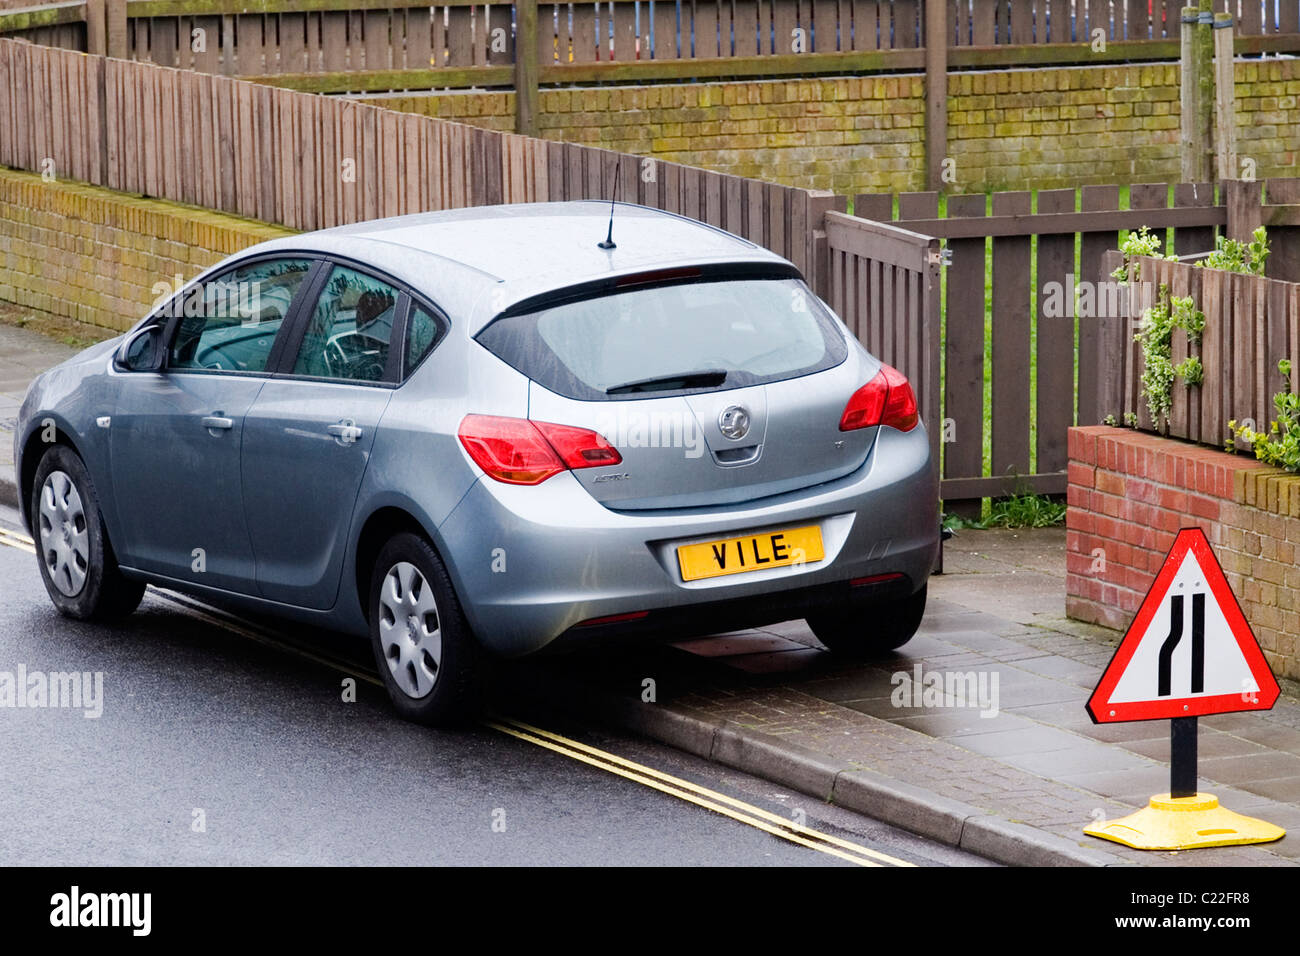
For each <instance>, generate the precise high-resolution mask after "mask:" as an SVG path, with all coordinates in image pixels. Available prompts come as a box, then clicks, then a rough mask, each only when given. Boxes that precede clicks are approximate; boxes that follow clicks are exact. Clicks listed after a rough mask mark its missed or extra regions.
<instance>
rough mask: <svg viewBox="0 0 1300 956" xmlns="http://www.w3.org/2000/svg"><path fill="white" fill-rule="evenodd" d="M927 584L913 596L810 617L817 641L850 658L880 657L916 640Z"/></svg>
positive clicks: (845, 608)
mask: <svg viewBox="0 0 1300 956" xmlns="http://www.w3.org/2000/svg"><path fill="white" fill-rule="evenodd" d="M926 590H927V585H922V586H921V590H919V591H917V592H916V593H915V594H913V595H912V596H911V597H907V598H902V599H900V600H896V601H889V602H887V603H884V604H878V605H873V606H867V607H862V606H857V607H844V608H837V609H834V610H828V611H823V612H822V613H820V614H814V615H812V616H811V617H809V618H808V619H807V622H808V626H809V627H810V628H812V632H813V634H815V635H816V636H817V640H819V641H821V642H822V643H823V644H825V645H826V647H827V648H828V649H829V650H830V651H831V652H832V653H834V654H836V655H838V656H841V657H848V658H856V659H862V658H869V657H876V656H880V655H883V654H886V653H888V652H889V651H893V650H896V649H898V648H900V647H902V646H903V645H904V644H906V643H907V642H908V641H910V640H911V639H912V636H913V635H914V634H915V633H916V630H917V628H919V627H920V626H921V618H922V617H923V616H924V615H925V598H926Z"/></svg>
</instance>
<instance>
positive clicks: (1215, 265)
mask: <svg viewBox="0 0 1300 956" xmlns="http://www.w3.org/2000/svg"><path fill="white" fill-rule="evenodd" d="M1251 237H1252V238H1251V240H1250V242H1242V241H1241V240H1240V239H1226V238H1224V237H1223V236H1219V237H1218V238H1217V239H1216V240H1215V242H1214V251H1213V252H1211V253H1210V254H1209V255H1208V256H1206V257H1205V258H1204V259H1202V260H1200V261H1199V262H1197V263H1196V264H1197V266H1200V267H1204V268H1206V269H1226V270H1227V271H1228V272H1240V273H1243V274H1244V275H1255V276H1262V275H1263V274H1264V262H1265V260H1267V259H1268V252H1269V249H1268V231H1267V230H1266V229H1265V228H1264V227H1263V226H1260V227H1259V228H1258V229H1256V230H1255V231H1254V232H1253V233H1251Z"/></svg>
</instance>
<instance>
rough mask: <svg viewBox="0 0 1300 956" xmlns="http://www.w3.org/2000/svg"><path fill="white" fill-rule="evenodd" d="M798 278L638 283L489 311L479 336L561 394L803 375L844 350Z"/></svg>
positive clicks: (621, 395) (612, 395) (591, 397)
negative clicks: (492, 316)
mask: <svg viewBox="0 0 1300 956" xmlns="http://www.w3.org/2000/svg"><path fill="white" fill-rule="evenodd" d="M837 326H838V323H837V321H836V319H835V318H834V316H832V315H831V314H830V313H829V312H828V311H827V310H826V309H825V308H824V307H823V306H822V304H821V302H820V300H818V298H817V297H816V296H815V295H813V293H812V292H811V290H809V288H808V287H807V285H805V284H804V283H803V282H802V281H800V280H798V279H792V278H772V279H765V278H743V279H726V280H707V281H694V282H684V283H676V284H672V285H656V286H640V287H634V288H630V289H626V290H621V291H616V292H613V293H610V294H606V295H600V296H598V297H595V298H585V299H580V300H577V301H572V300H570V301H564V302H561V303H559V304H556V305H553V306H550V307H544V308H541V309H538V310H537V311H535V312H530V313H526V314H522V315H509V316H504V317H501V318H498V319H496V320H495V321H493V322H492V323H490V324H489V325H488V326H487V327H486V328H485V329H483V331H482V332H480V333H479V334H478V337H477V338H478V341H479V342H480V343H481V344H482V345H483V346H484V347H486V348H487V349H489V350H490V351H491V352H492V353H493V354H495V355H496V356H497V357H498V358H500V359H502V361H504V362H506V363H507V364H509V365H511V366H512V367H514V368H516V369H518V370H519V371H520V372H522V373H523V374H525V375H527V376H528V377H529V378H531V379H532V380H533V381H535V382H537V383H538V384H540V385H542V386H543V387H545V388H547V389H550V390H551V391H553V392H556V393H558V394H560V395H564V396H566V397H568V398H574V399H578V400H581V401H608V400H619V399H628V398H651V397H661V396H667V395H676V394H690V393H693V392H700V391H717V390H721V389H729V388H741V387H744V386H748V385H758V384H762V383H764V382H775V381H780V380H782V379H787V378H795V377H798V376H801V375H809V374H811V373H813V372H818V371H821V370H822V369H826V368H831V367H832V366H835V365H838V364H839V363H840V362H843V361H844V359H845V358H846V357H847V355H848V348H847V346H846V345H845V342H844V338H843V335H842V333H841V332H840V331H839V329H838V328H837Z"/></svg>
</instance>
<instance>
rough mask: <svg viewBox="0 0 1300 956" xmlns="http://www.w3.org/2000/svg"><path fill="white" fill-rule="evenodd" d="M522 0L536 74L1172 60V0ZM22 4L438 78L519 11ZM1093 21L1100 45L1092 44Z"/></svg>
mask: <svg viewBox="0 0 1300 956" xmlns="http://www.w3.org/2000/svg"><path fill="white" fill-rule="evenodd" d="M520 2H521V3H531V4H534V5H535V6H536V8H537V11H538V16H537V21H536V22H537V24H538V28H537V31H536V35H535V36H533V37H526V38H519V39H518V42H519V44H520V45H521V46H523V47H526V48H528V49H530V50H535V51H536V52H537V56H538V62H539V63H540V65H541V66H542V67H543V69H545V70H546V71H547V72H546V74H545V75H544V77H543V80H544V81H545V82H565V81H566V80H572V81H579V82H592V81H601V80H614V81H627V80H655V79H658V80H663V79H680V78H684V77H701V76H716V75H722V74H724V73H725V74H726V75H733V76H736V75H774V74H776V75H780V74H807V73H828V72H843V71H854V70H879V69H888V70H917V69H921V68H922V67H923V66H924V65H925V60H924V50H925V47H926V42H925V40H926V35H927V33H928V32H933V33H936V34H938V33H942V34H943V35H944V36H945V37H946V44H945V45H946V47H947V65H948V66H949V67H956V68H961V67H991V66H1024V65H1034V64H1041V63H1048V62H1058V63H1068V62H1114V61H1132V60H1144V59H1172V58H1176V57H1177V43H1178V29H1179V15H1180V8H1181V6H1182V3H1183V0H947V2H945V3H941V4H939V5H938V7H941V8H942V9H938V7H937V8H936V9H935V10H934V11H927V9H926V8H927V3H926V2H925V0H616V2H587V3H548V2H545V0H520ZM25 3H26V0H23V5H16V4H15V3H14V0H0V33H2V32H9V33H14V34H17V35H25V32H26V31H29V30H33V29H43V28H38V27H35V26H33V25H32V23H31V22H30V14H31V13H32V12H33V11H46V12H48V11H58V16H59V17H61V18H63V20H62V22H66V23H72V22H78V23H82V24H85V23H89V22H90V21H92V20H96V19H99V20H101V21H102V20H103V19H104V18H105V17H107V18H108V20H109V21H110V25H109V26H108V27H106V28H105V29H103V31H102V33H101V32H100V31H99V30H98V29H95V30H92V31H91V33H93V34H94V35H95V36H101V35H103V36H107V37H109V38H110V42H111V37H112V36H114V35H119V36H121V37H122V41H123V42H124V43H125V48H124V49H123V50H121V51H119V52H114V51H112V50H108V51H105V50H101V49H96V48H95V47H93V46H92V47H87V46H85V44H86V43H87V42H88V41H87V31H86V30H85V29H84V28H83V29H81V30H80V32H79V33H78V32H76V31H65V32H64V33H62V34H59V35H58V38H57V39H53V38H52V37H51V35H49V34H43V35H42V38H41V39H38V40H37V42H42V43H47V42H48V43H51V44H53V45H59V46H66V45H69V44H76V43H80V44H81V45H80V46H75V47H72V48H77V49H83V50H89V51H90V52H109V53H110V55H117V56H123V57H128V56H129V57H130V58H132V59H139V60H145V61H147V62H154V63H158V64H160V65H164V66H180V67H184V68H190V69H197V70H202V71H204V72H220V73H226V74H231V75H242V76H249V75H286V74H287V75H296V74H326V75H329V74H338V73H344V72H354V73H355V72H375V71H384V72H388V71H423V72H424V73H426V74H432V73H436V72H437V71H439V70H445V71H447V75H446V76H443V77H441V78H439V77H436V76H432V75H429V76H426V77H425V79H426V81H427V82H428V83H431V84H434V85H442V86H462V85H480V86H481V85H485V84H484V82H483V81H484V80H485V79H486V80H488V81H490V84H492V85H509V84H510V83H511V82H512V71H511V70H510V69H509V67H510V66H511V64H513V63H514V61H515V47H516V41H517V38H516V36H515V34H516V24H517V23H518V22H519V18H518V16H517V13H516V11H515V9H514V7H515V3H514V2H513V0H512V2H508V3H494V4H485V3H481V2H479V3H475V2H474V0H436V2H432V3H431V2H430V0H203V2H199V0H81V2H65V3H58V4H47V5H42V6H39V7H26V6H25ZM15 6H18V7H19V11H20V12H17V13H15V12H13V8H14V7H15ZM1215 9H1216V10H1220V11H1228V12H1231V13H1232V14H1233V15H1234V16H1235V17H1236V18H1237V22H1236V33H1237V35H1238V46H1239V52H1244V53H1259V52H1265V51H1270V52H1285V51H1296V50H1300V0H1216V4H1215ZM931 13H935V14H942V17H941V18H938V19H936V20H935V21H934V23H935V26H928V25H927V16H928V15H930V14H931ZM24 14H27V15H28V16H27V17H26V18H25V17H24ZM47 19H48V17H47ZM115 19H116V20H120V25H114V24H113V23H112V21H114V20H115ZM530 22H531V21H530ZM195 30H200V31H202V46H203V49H202V50H199V51H196V50H195V49H194V46H195V36H196V35H195V33H194V31H195ZM1098 30H1100V31H1101V36H1102V37H1103V38H1104V39H1105V41H1106V47H1107V49H1106V50H1098V49H1094V42H1095V40H1096V31H1098ZM28 38H29V39H35V37H32V36H28ZM491 67H496V68H497V69H495V70H490V69H489V68H491ZM476 68H477V69H476ZM466 71H468V72H466ZM399 79H400V78H399ZM406 79H408V80H412V79H415V77H407V78H406ZM322 82H326V83H328V82H330V81H328V80H323V81H322ZM335 82H342V80H337V81H335ZM351 88H352V89H355V87H351ZM369 88H374V87H373V85H372V86H370V87H369Z"/></svg>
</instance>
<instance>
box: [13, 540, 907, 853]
mask: <svg viewBox="0 0 1300 956" xmlns="http://www.w3.org/2000/svg"><path fill="white" fill-rule="evenodd" d="M0 544H3V545H8V546H9V547H11V548H17V549H18V550H20V551H26V552H28V553H29V554H35V553H36V547H35V542H34V541H32V539H31V538H29V537H28V536H27V535H25V534H21V533H19V532H16V531H8V530H6V529H4V528H0ZM154 594H155V596H156V597H158V598H160V599H162V600H165V601H168V602H170V603H172V604H175V605H178V606H180V607H183V608H184V609H185V610H186V611H188V612H190V613H191V614H195V615H197V616H199V617H201V618H203V619H204V620H205V621H207V622H208V623H210V624H212V625H214V626H216V627H219V628H222V629H224V630H227V631H231V632H233V633H236V634H239V635H240V636H241V637H245V638H248V639H249V640H251V641H255V642H256V643H258V644H262V645H265V646H267V647H271V648H274V649H276V650H279V651H282V652H287V653H289V654H292V655H294V656H296V657H299V658H302V659H304V660H309V661H312V662H313V663H316V664H322V665H324V666H326V667H329V668H331V669H332V670H335V671H339V672H342V673H344V674H346V675H348V676H349V677H354V678H356V679H358V680H363V681H366V682H367V683H370V684H376V685H379V686H382V684H383V682H382V681H380V680H379V679H378V678H377V677H375V676H374V675H373V674H367V673H365V672H362V671H358V670H357V669H356V668H355V667H353V666H351V665H349V664H348V663H346V662H344V661H340V660H336V659H334V658H333V657H330V656H328V655H325V654H318V653H315V652H314V651H311V650H309V649H307V648H304V647H301V646H300V645H298V644H297V643H295V642H288V641H285V640H283V639H280V638H278V637H277V636H275V635H273V634H268V633H267V632H265V631H263V630H262V629H261V628H258V627H253V626H250V625H248V624H247V623H245V622H243V621H240V620H238V619H237V618H234V617H231V616H229V615H227V614H225V613H223V612H220V611H215V610H214V609H211V608H208V607H207V606H205V605H203V604H200V603H199V602H198V601H195V600H193V599H192V598H189V597H186V596H183V595H177V594H172V593H171V592H167V591H155V592H154ZM484 723H485V725H486V726H488V727H491V728H492V729H493V730H496V731H498V732H499V733H503V734H507V735H508V736H511V737H514V738H515V739H517V740H522V741H524V742H525V743H529V744H532V745H534V746H536V747H541V748H543V749H545V750H549V751H551V752H552V753H556V754H559V755H561V756H563V757H567V758H569V759H570V760H576V761H578V762H579V763H584V764H587V765H588V766H590V767H595V768H597V769H598V770H603V771H605V772H606V773H612V774H614V775H616V776H619V777H622V778H624V779H625V780H630V781H632V782H633V783H638V784H640V785H642V786H644V787H648V788H650V789H652V790H657V791H659V792H660V793H665V794H668V795H669V796H671V797H676V798H677V799H678V800H682V801H684V802H686V803H691V804H694V805H695V806H698V807H703V808H704V809H705V810H710V811H712V812H713V813H717V814H721V815H722V816H724V817H728V818H730V819H732V820H735V821H736V822H738V823H743V824H745V825H746V826H750V827H753V828H755V829H757V830H762V831H763V832H764V833H769V834H771V835H772V836H774V837H777V838H779V839H782V840H787V841H789V842H790V843H795V844H798V845H799V846H802V847H807V848H808V849H810V850H816V851H818V852H820V853H826V854H829V855H830V856H834V857H837V858H839V859H841V860H846V861H848V862H850V863H856V864H857V865H858V866H913V865H914V864H912V863H908V862H907V861H906V860H900V859H898V858H897V857H893V856H889V855H888V854H885V853H881V852H879V851H878V850H873V849H871V848H870V847H865V846H862V845H860V844H857V843H853V842H850V841H849V840H841V839H839V838H838V837H833V836H831V835H829V834H826V833H821V832H820V831H818V830H813V829H811V828H810V827H806V826H803V825H802V824H799V823H795V822H794V821H793V820H788V819H786V818H785V817H782V816H780V815H778V814H775V813H771V812H769V811H767V810H764V809H763V808H762V807H757V806H754V805H753V804H751V803H746V802H745V801H743V800H737V799H736V798H735V797H730V796H728V795H727V794H725V793H719V792H718V791H716V790H710V789H709V788H708V787H701V786H700V785H698V784H695V783H691V782H690V781H689V780H683V779H682V778H681V777H674V776H672V775H671V774H667V773H663V772H662V771H659V770H655V769H654V768H653V767H647V766H646V765H645V764H641V763H637V762H635V761H632V760H627V759H625V758H623V757H620V756H618V755H617V754H612V753H609V752H608V751H606V750H601V749H599V748H598V747H592V746H589V745H588V744H584V743H581V742H580V741H577V740H573V739H571V738H569V737H565V736H562V735H560V734H557V733H552V732H551V731H549V730H543V729H541V728H540V727H533V726H532V725H530V724H526V723H524V722H523V721H519V720H515V719H513V718H511V717H504V716H496V717H494V718H492V719H490V720H487V721H484Z"/></svg>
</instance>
